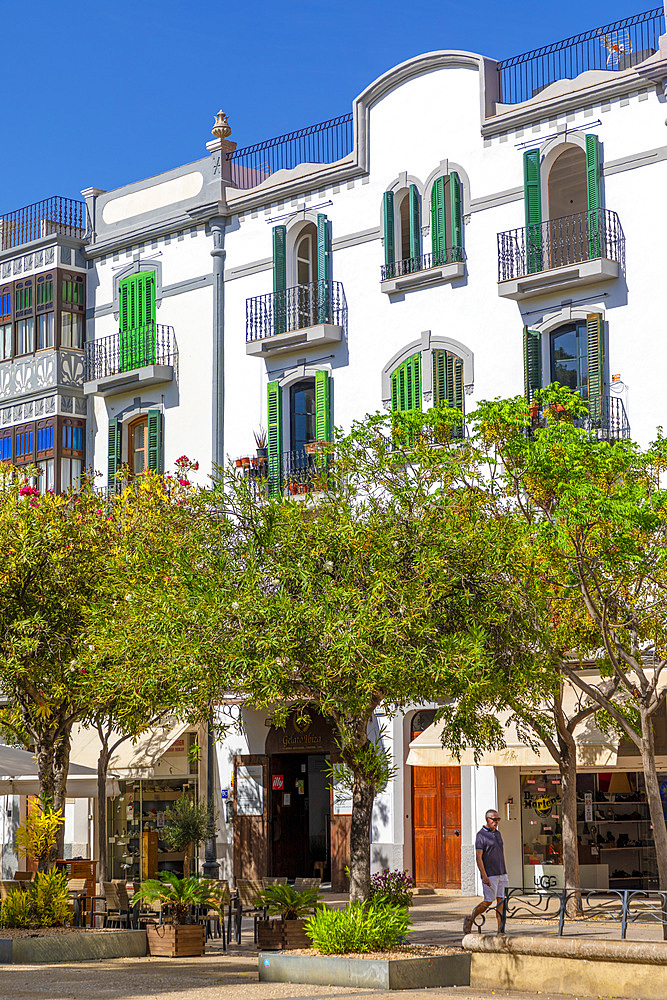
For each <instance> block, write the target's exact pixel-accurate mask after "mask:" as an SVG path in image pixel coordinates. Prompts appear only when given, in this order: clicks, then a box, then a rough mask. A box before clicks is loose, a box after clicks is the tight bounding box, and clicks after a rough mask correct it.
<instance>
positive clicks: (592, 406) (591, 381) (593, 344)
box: [586, 313, 604, 420]
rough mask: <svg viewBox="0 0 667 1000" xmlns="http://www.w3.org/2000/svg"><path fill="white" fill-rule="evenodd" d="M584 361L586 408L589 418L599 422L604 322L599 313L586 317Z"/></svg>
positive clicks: (601, 399) (602, 402)
mask: <svg viewBox="0 0 667 1000" xmlns="http://www.w3.org/2000/svg"><path fill="white" fill-rule="evenodd" d="M586 360H587V362H588V406H589V410H590V414H591V417H592V418H593V419H594V420H599V419H600V418H601V416H602V411H603V405H604V320H603V318H602V315H601V314H600V313H589V315H588V316H587V317H586Z"/></svg>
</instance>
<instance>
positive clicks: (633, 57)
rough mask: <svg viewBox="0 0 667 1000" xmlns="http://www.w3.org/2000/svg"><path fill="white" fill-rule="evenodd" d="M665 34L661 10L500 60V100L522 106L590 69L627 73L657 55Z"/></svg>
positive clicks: (663, 17) (656, 9)
mask: <svg viewBox="0 0 667 1000" xmlns="http://www.w3.org/2000/svg"><path fill="white" fill-rule="evenodd" d="M664 30H665V12H664V8H663V7H656V8H655V9H654V10H647V11H644V13H642V14H634V15H633V16H632V17H626V18H623V20H621V21H614V23H613V24H607V25H605V26H604V27H602V28H593V29H592V30H591V31H583V32H581V34H579V35H573V36H572V37H571V38H564V39H563V40H562V41H560V42H552V43H551V44H550V45H543V46H542V48H540V49H533V50H532V51H531V52H523V53H522V54H521V55H519V56H512V58H510V59H504V60H503V61H502V62H500V63H499V64H498V72H499V73H500V95H501V96H500V100H501V101H502V103H503V104H520V103H521V102H522V101H528V100H530V98H531V97H535V95H536V94H539V93H540V91H541V90H544V88H545V87H548V86H549V84H550V83H555V81H556V80H571V79H574V77H576V76H579V74H580V73H583V72H585V71H586V70H590V69H605V70H616V71H617V72H620V71H621V70H624V69H629V68H630V67H631V66H636V65H638V63H641V62H644V60H646V59H648V58H649V56H652V55H653V53H654V52H656V51H657V49H658V44H659V43H658V39H659V37H660V35H661V34H662V33H663V32H664Z"/></svg>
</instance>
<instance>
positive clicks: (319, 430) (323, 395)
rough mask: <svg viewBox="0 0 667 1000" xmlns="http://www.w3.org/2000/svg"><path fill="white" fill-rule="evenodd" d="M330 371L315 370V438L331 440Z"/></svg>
mask: <svg viewBox="0 0 667 1000" xmlns="http://www.w3.org/2000/svg"><path fill="white" fill-rule="evenodd" d="M329 411H330V402H329V372H326V371H318V372H315V439H316V440H317V441H329V440H330V439H331V438H330V435H331V426H330V417H329Z"/></svg>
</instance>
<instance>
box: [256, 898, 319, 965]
mask: <svg viewBox="0 0 667 1000" xmlns="http://www.w3.org/2000/svg"><path fill="white" fill-rule="evenodd" d="M257 905H258V906H261V907H264V908H265V909H266V912H267V914H268V917H267V918H265V919H264V920H258V921H257V946H258V947H259V948H260V949H262V950H264V951H284V950H285V949H286V948H310V939H309V938H308V937H307V936H306V931H305V925H306V920H307V918H308V917H309V916H310V914H311V913H314V912H315V910H316V909H317V907H318V905H319V889H318V888H317V886H315V887H313V888H312V889H304V891H303V892H296V890H295V889H294V887H293V886H291V885H270V886H267V887H266V889H264V891H263V892H262V893H260V895H259V896H258V897H257ZM272 916H273V917H277V918H278V919H277V920H271V919H270V917H272Z"/></svg>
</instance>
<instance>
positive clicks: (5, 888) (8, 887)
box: [0, 878, 21, 899]
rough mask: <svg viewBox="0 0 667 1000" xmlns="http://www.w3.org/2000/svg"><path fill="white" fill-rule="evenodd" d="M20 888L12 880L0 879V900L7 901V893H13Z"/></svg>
mask: <svg viewBox="0 0 667 1000" xmlns="http://www.w3.org/2000/svg"><path fill="white" fill-rule="evenodd" d="M20 888H21V886H20V885H19V884H18V883H17V882H15V881H14V879H9V878H3V879H0V899H7V893H8V892H13V891H14V890H15V889H20Z"/></svg>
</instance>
